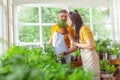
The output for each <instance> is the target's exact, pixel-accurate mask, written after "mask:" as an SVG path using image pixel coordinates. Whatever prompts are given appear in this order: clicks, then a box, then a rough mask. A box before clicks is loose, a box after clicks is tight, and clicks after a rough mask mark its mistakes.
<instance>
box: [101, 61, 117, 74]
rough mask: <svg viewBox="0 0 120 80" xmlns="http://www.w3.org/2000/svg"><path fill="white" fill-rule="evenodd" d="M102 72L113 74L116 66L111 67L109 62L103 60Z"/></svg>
mask: <svg viewBox="0 0 120 80" xmlns="http://www.w3.org/2000/svg"><path fill="white" fill-rule="evenodd" d="M100 71H104V72H106V73H113V72H114V71H115V66H114V65H110V64H109V61H108V60H101V61H100Z"/></svg>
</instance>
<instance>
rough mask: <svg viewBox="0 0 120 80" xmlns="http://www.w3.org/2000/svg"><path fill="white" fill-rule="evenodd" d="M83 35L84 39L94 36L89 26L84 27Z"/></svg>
mask: <svg viewBox="0 0 120 80" xmlns="http://www.w3.org/2000/svg"><path fill="white" fill-rule="evenodd" d="M83 37H84V40H86V39H90V38H92V32H91V30H90V29H89V28H87V27H85V28H84V29H83Z"/></svg>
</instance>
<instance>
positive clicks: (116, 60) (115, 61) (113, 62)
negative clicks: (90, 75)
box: [109, 58, 120, 65]
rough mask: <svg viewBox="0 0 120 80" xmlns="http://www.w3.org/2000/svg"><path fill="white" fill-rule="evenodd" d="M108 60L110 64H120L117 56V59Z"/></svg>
mask: <svg viewBox="0 0 120 80" xmlns="http://www.w3.org/2000/svg"><path fill="white" fill-rule="evenodd" d="M109 61H110V64H113V65H116V64H120V58H118V59H111V60H109Z"/></svg>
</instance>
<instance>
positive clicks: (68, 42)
mask: <svg viewBox="0 0 120 80" xmlns="http://www.w3.org/2000/svg"><path fill="white" fill-rule="evenodd" d="M67 30H68V32H69V33H70V34H71V36H72V38H73V39H74V38H75V32H74V30H73V29H72V28H71V27H70V26H67ZM54 31H56V32H60V28H59V27H58V26H57V25H56V24H55V25H53V26H52V28H51V36H52V35H53V33H54ZM64 41H65V43H66V45H67V47H70V40H69V38H68V36H67V35H66V34H65V35H64Z"/></svg>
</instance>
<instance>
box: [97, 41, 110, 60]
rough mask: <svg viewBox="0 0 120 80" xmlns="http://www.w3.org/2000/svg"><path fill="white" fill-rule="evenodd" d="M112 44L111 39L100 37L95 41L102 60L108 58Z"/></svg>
mask: <svg viewBox="0 0 120 80" xmlns="http://www.w3.org/2000/svg"><path fill="white" fill-rule="evenodd" d="M110 44H111V40H110V39H105V40H103V39H98V40H96V41H95V46H96V51H97V53H98V55H99V57H100V60H103V59H107V56H108V47H109V46H110Z"/></svg>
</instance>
